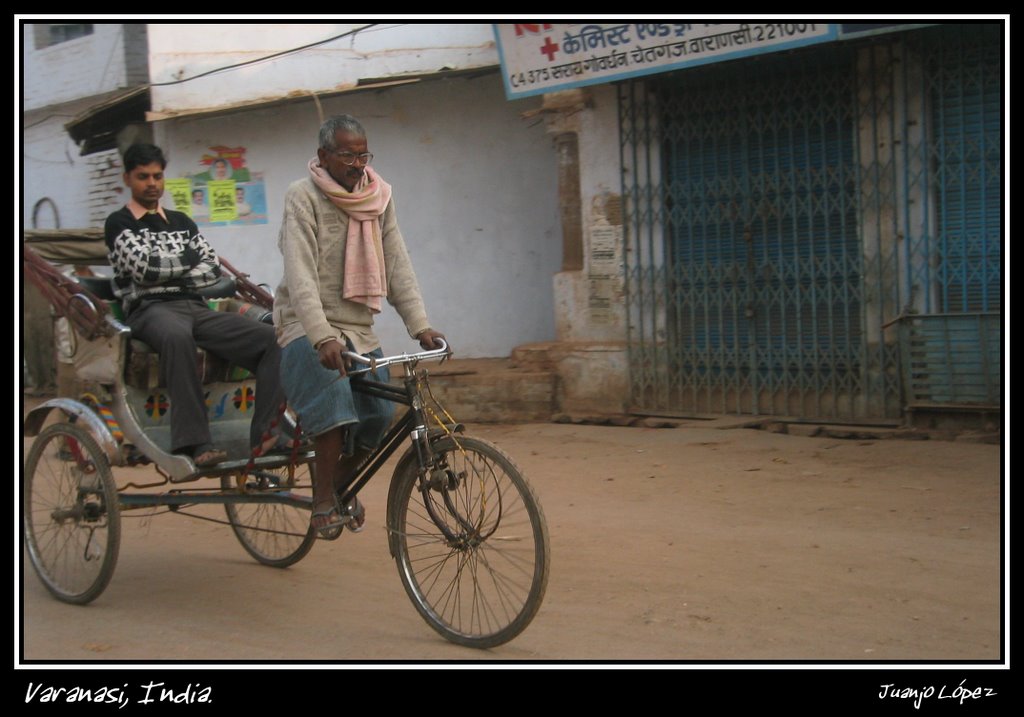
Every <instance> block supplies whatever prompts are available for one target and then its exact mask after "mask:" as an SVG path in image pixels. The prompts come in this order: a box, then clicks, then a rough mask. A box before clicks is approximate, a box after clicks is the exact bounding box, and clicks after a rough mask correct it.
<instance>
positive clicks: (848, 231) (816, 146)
mask: <svg viewBox="0 0 1024 717" xmlns="http://www.w3.org/2000/svg"><path fill="white" fill-rule="evenodd" d="M979 28H980V29H979ZM997 30H998V28H995V29H993V28H992V27H991V26H988V27H987V28H986V26H977V27H976V28H974V29H971V28H967V29H964V28H963V27H962V26H954V27H952V28H951V27H939V28H930V29H927V30H921V31H915V32H911V33H903V34H900V35H894V36H890V37H888V38H883V39H874V40H869V41H863V42H856V43H854V42H850V43H834V44H832V45H829V46H823V47H818V48H813V49H808V50H804V51H800V52H794V53H788V54H784V55H778V56H769V57H761V58H758V59H757V60H756V61H739V62H732V63H724V64H721V65H711V66H707V67H702V68H694V69H690V70H684V71H681V72H677V73H672V74H668V75H663V76H660V77H657V78H654V79H648V80H646V81H643V82H640V81H636V82H632V83H629V84H624V85H622V86H621V87H620V125H621V127H620V130H621V131H620V134H621V138H622V157H621V159H622V166H623V177H624V179H623V196H624V197H625V199H626V210H627V212H626V222H627V223H626V227H627V246H626V249H627V251H626V257H627V261H626V263H627V272H626V294H627V314H628V327H629V336H628V340H629V351H630V366H631V370H632V373H631V403H632V407H633V409H634V410H636V411H638V412H649V413H668V414H676V415H678V414H700V413H722V412H726V413H751V414H774V415H784V416H798V417H809V418H819V419H833V420H835V419H842V420H879V419H892V418H896V417H899V416H900V414H901V411H902V408H903V395H902V394H903V392H902V390H901V371H900V362H901V357H900V350H901V348H900V342H899V334H898V332H897V328H896V326H895V324H897V323H898V321H897V320H898V319H899V317H901V316H904V315H906V314H907V313H911V312H913V313H923V312H928V311H933V312H934V311H937V310H941V311H991V310H992V309H993V308H994V309H996V310H998V306H999V304H998V301H999V298H998V297H999V288H998V287H999V275H1000V272H999V264H1000V254H999V235H1000V229H1001V221H1000V219H1001V207H1000V205H999V199H998V197H999V181H1000V176H1001V172H1000V171H999V170H1000V165H999V157H1000V144H999V141H998V133H999V130H1000V128H1001V115H1000V113H999V112H996V111H994V108H995V107H998V104H999V97H1000V95H1001V78H1002V75H1001V73H999V72H998V62H996V65H997V66H996V67H993V65H992V57H993V56H995V53H998V52H1000V49H1001V41H1000V40H999V39H998V38H999V35H998V34H997ZM993 103H994V104H993ZM993 133H994V134H993Z"/></svg>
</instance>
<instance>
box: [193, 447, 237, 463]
mask: <svg viewBox="0 0 1024 717" xmlns="http://www.w3.org/2000/svg"><path fill="white" fill-rule="evenodd" d="M227 457H228V453H227V451H223V450H221V449H220V448H215V447H214V446H206V447H205V448H200V449H197V450H196V453H195V455H194V456H193V457H192V462H193V463H195V464H196V466H197V467H199V468H209V467H210V466H215V465H217V464H218V463H220V462H221V461H224V460H227Z"/></svg>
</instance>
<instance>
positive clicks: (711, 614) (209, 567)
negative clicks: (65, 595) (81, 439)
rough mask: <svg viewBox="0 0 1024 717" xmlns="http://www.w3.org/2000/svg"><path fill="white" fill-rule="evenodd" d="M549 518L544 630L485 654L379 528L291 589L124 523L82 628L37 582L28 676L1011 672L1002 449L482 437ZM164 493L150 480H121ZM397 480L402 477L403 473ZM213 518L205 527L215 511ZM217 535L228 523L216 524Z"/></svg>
mask: <svg viewBox="0 0 1024 717" xmlns="http://www.w3.org/2000/svg"><path fill="white" fill-rule="evenodd" d="M472 432H473V434H475V435H479V436H481V437H484V438H488V439H490V440H492V441H494V442H496V443H498V444H499V445H500V446H501V447H503V448H504V449H505V450H506V451H507V452H508V453H509V454H511V455H512V456H513V457H514V458H515V459H516V460H517V462H518V463H519V464H520V466H521V467H522V469H523V470H524V472H525V473H526V475H527V476H528V477H529V478H530V480H531V482H532V483H533V485H534V487H535V489H536V491H537V493H538V494H539V496H540V499H541V501H542V504H543V507H544V510H545V512H546V514H547V520H548V526H549V529H550V536H551V558H552V568H551V578H550V583H549V586H548V591H547V596H546V599H545V601H544V604H543V607H542V608H541V610H540V612H539V614H538V615H537V617H536V619H535V620H534V622H533V624H532V625H531V626H530V627H529V628H527V630H526V631H525V632H524V633H523V634H522V635H520V636H519V637H518V638H517V639H515V640H514V641H512V642H511V643H509V644H507V645H504V646H502V647H500V648H497V649H494V650H491V651H485V652H480V651H474V650H470V649H467V648H463V647H459V646H456V645H453V644H449V643H447V642H446V641H444V640H443V639H441V638H440V637H438V636H437V635H436V634H435V633H434V632H433V631H432V630H431V629H430V628H429V627H428V626H427V625H426V624H425V623H424V622H423V621H422V620H421V618H420V617H419V616H418V614H417V613H416V612H415V610H414V609H413V607H412V605H411V604H410V603H409V601H408V598H407V597H406V595H405V593H404V591H403V589H402V587H401V584H400V582H399V580H398V575H397V572H396V570H395V566H394V563H393V561H392V560H391V559H390V558H389V555H388V551H387V544H386V539H385V533H384V528H383V515H384V504H385V499H386V492H387V479H386V478H385V477H384V476H381V477H378V478H377V479H376V481H375V482H373V483H371V484H370V485H369V486H368V487H367V489H366V492H365V494H364V497H365V501H364V502H365V503H366V505H367V508H368V528H367V530H365V531H364V532H363V533H361V534H358V535H354V534H349V533H346V534H345V535H344V536H343V537H342V538H341V539H340V540H338V541H337V542H333V543H331V542H321V543H318V544H317V546H316V547H315V548H314V549H313V551H312V552H311V553H310V555H309V556H308V557H306V558H305V559H304V560H303V561H302V562H300V563H298V564H297V565H295V566H293V567H291V568H289V569H286V570H275V569H272V568H266V567H263V566H260V565H258V564H256V563H255V562H253V561H252V560H251V559H250V558H249V557H248V556H247V555H246V554H245V553H244V552H243V550H242V548H241V546H240V545H239V544H238V543H237V542H236V540H235V538H234V537H233V535H232V533H231V531H230V530H229V529H227V528H226V527H224V526H220V525H216V524H212V523H206V522H201V521H196V520H192V519H188V518H183V517H180V516H174V515H166V514H165V515H159V516H153V517H146V518H140V517H125V518H124V520H123V521H122V522H123V524H124V529H123V537H122V547H121V552H120V559H119V562H118V565H117V569H116V571H115V573H114V577H113V580H112V582H111V584H110V586H109V587H108V588H107V590H106V592H104V593H103V594H102V595H101V596H100V597H99V599H97V600H96V601H95V602H94V603H93V604H91V605H89V606H87V607H74V606H69V605H65V604H62V603H59V602H57V601H56V600H54V599H52V598H51V597H50V596H49V594H48V593H47V592H46V591H45V589H44V588H43V587H42V585H41V584H40V583H39V581H38V580H37V579H36V576H35V574H34V572H33V571H32V569H31V567H30V566H28V565H25V566H24V581H23V591H22V593H21V595H22V601H21V609H22V617H23V619H22V622H21V625H20V628H21V633H20V637H21V640H22V641H21V644H20V649H21V650H22V654H21V657H22V658H23V659H24V660H26V661H33V662H35V661H41V662H44V663H45V662H51V661H70V662H73V663H88V662H91V661H103V662H114V663H118V662H122V661H141V662H152V661H166V660H170V661H175V662H184V663H205V662H210V661H227V662H234V661H256V662H277V661H295V660H317V661H320V660H322V661H331V662H334V661H355V662H364V661H365V662H379V661H414V662H420V661H423V662H430V661H471V662H487V661H499V662H505V661H543V662H548V661H552V662H556V661H592V660H599V661H612V662H619V661H633V660H667V661H686V662H691V661H692V662H696V663H707V662H716V661H722V660H743V661H754V662H758V663H761V662H765V663H771V662H774V661H818V660H827V661H833V660H835V661H866V662H869V663H890V662H894V661H903V660H910V661H922V662H937V661H954V662H972V661H984V660H1000V659H1001V658H1002V652H1001V646H1002V637H1003V636H1002V626H1001V616H1002V612H1001V611H1002V598H1003V593H1002V588H1001V584H1000V576H1001V568H1002V566H1001V559H1002V558H1001V547H1002V538H1001V531H1000V528H1001V525H1000V520H1001V518H1000V515H1001V514H1000V507H1001V503H1000V494H1001V487H1002V475H1001V466H1000V456H1001V450H1000V447H999V446H994V445H981V444H971V443H960V442H947V441H903V440H877V441H858V440H836V439H829V438H807V437H799V436H789V435H779V434H773V433H768V432H765V431H757V430H750V429H733V430H716V429H710V428H705V427H702V426H701V424H700V423H694V424H684V425H681V426H679V427H676V428H668V429H649V428H635V427H632V428H625V427H623V428H615V427H601V426H584V425H571V424H570V425H560V424H529V425H481V426H474V427H472ZM133 471H136V472H138V475H139V477H140V478H143V479H148V478H151V477H152V471H151V469H145V468H138V469H119V470H118V471H117V474H118V475H119V476H120V477H121V478H124V477H125V475H126V474H128V473H131V472H133ZM388 474H389V473H388ZM211 510H213V509H212V508H211ZM215 514H216V511H215Z"/></svg>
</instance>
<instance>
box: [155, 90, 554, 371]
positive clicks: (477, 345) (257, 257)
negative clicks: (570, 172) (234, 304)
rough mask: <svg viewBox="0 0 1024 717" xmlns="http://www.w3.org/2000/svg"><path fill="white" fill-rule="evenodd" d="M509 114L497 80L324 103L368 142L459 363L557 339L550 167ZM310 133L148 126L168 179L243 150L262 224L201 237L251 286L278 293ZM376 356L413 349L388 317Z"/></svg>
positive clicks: (311, 107) (543, 146) (220, 120)
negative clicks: (289, 216) (262, 201)
mask: <svg viewBox="0 0 1024 717" xmlns="http://www.w3.org/2000/svg"><path fill="white" fill-rule="evenodd" d="M537 104H538V102H537V101H535V100H519V101H515V102H509V101H507V100H506V99H505V97H504V91H503V88H502V86H501V80H500V75H499V74H497V73H490V74H487V75H485V76H482V77H478V78H475V79H457V78H453V79H446V80H435V81H429V82H424V83H422V84H419V85H413V86H405V87H399V88H394V89H389V90H384V91H374V92H363V93H355V94H351V95H347V96H345V97H343V98H334V99H329V100H325V101H324V102H323V106H324V111H325V113H326V114H328V115H330V114H338V113H343V112H344V113H348V114H352V115H354V116H355V117H357V118H359V119H360V121H362V122H363V124H364V126H365V127H366V129H367V133H368V139H369V148H370V151H372V152H373V153H374V154H375V159H374V166H375V167H376V169H377V170H378V171H379V172H380V173H381V175H382V176H383V177H384V178H385V179H386V180H387V181H388V182H390V183H391V184H392V186H393V187H394V190H395V203H396V207H397V210H398V217H399V222H400V227H401V229H402V233H403V235H404V237H405V239H406V243H407V245H408V247H409V252H410V254H411V255H412V259H413V262H414V265H415V267H416V272H417V275H418V277H419V281H420V285H421V288H422V289H423V295H424V299H425V301H426V304H427V311H428V314H429V316H430V317H431V321H432V322H433V323H434V325H435V327H436V328H438V329H439V330H441V331H443V332H445V334H446V335H447V336H448V337H449V339H450V340H451V341H452V344H453V346H454V347H455V349H456V351H457V352H458V355H460V356H462V357H467V358H469V357H492V356H507V355H509V353H510V352H511V350H512V349H513V348H514V347H516V346H518V345H520V344H523V343H530V342H535V341H549V340H552V339H554V334H555V330H554V310H553V298H552V285H551V277H552V275H553V274H554V273H555V272H556V271H557V270H558V267H559V262H560V260H561V237H560V228H559V219H558V210H557V196H558V195H557V184H556V177H555V155H554V148H553V145H552V142H551V139H550V138H549V137H548V135H547V134H546V133H545V130H544V127H543V125H542V124H540V123H538V122H537V120H524V119H523V118H522V117H521V116H520V113H522V112H523V111H525V110H527V109H531V108H534V107H535V106H536V105H537ZM319 124H320V119H319V115H318V113H317V108H316V105H315V104H314V102H313V101H312V100H310V101H303V102H298V103H294V104H289V105H284V106H277V107H269V108H263V109H257V110H250V111H244V112H243V111H240V112H234V113H231V114H226V115H221V116H216V117H206V118H201V119H200V118H191V119H188V118H183V119H177V120H168V121H164V122H159V123H157V124H156V126H155V127H156V139H157V143H158V144H161V145H162V146H163V147H164V148H165V150H166V151H167V152H168V155H169V158H170V164H169V166H168V169H167V176H168V177H179V176H184V175H185V174H186V173H197V172H200V171H202V169H203V168H202V167H201V166H200V165H199V164H198V159H199V157H200V156H201V155H202V153H203V152H204V151H206V150H207V148H209V147H211V146H216V145H227V146H243V147H245V148H247V153H246V160H247V162H246V163H247V166H248V167H249V168H250V170H251V171H257V172H258V171H262V172H263V173H264V184H265V188H266V194H267V204H268V206H267V209H268V213H269V217H270V221H269V223H268V224H264V225H255V226H248V227H237V226H234V227H233V226H226V227H215V226H211V227H207V228H204V234H205V235H206V236H207V238H208V239H209V240H210V242H211V243H212V244H213V246H214V247H215V248H216V249H217V251H218V252H221V253H222V254H223V255H224V256H225V257H226V258H227V259H228V260H229V261H231V262H232V263H234V264H235V265H236V266H237V267H238V268H240V269H242V270H244V271H247V272H250V273H251V274H252V276H253V278H254V280H256V281H258V282H266V283H269V284H271V285H272V286H274V287H275V288H276V286H277V284H278V282H279V281H280V279H281V274H282V265H281V256H280V252H279V250H278V248H277V235H278V230H279V227H280V219H281V209H282V201H283V197H284V192H285V190H286V189H287V187H288V185H289V184H290V183H291V182H292V181H294V180H296V179H300V178H302V177H303V176H304V175H305V173H306V168H305V167H306V162H307V161H308V160H309V159H310V158H312V157H313V156H314V155H315V151H316V145H317V137H316V135H317V130H318V128H319ZM377 328H378V335H379V336H380V338H381V340H382V342H383V344H384V348H385V351H393V352H398V351H408V350H412V349H413V348H414V347H415V345H414V344H413V343H412V341H411V339H409V338H408V335H407V334H406V332H405V329H404V327H403V326H402V324H401V321H400V320H399V319H398V317H397V315H396V314H395V312H394V310H393V309H391V307H390V306H388V307H386V308H385V310H384V312H383V313H382V315H381V316H380V317H379V319H378V322H377Z"/></svg>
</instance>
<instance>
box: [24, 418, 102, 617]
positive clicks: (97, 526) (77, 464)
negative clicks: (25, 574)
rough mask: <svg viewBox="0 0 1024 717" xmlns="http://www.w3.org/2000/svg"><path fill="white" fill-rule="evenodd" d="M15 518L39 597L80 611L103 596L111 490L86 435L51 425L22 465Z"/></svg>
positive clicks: (65, 425) (96, 449)
mask: <svg viewBox="0 0 1024 717" xmlns="http://www.w3.org/2000/svg"><path fill="white" fill-rule="evenodd" d="M23 480H24V490H23V495H22V499H23V501H24V502H23V504H22V508H23V515H22V520H23V521H24V526H25V546H26V547H27V548H28V556H29V560H30V562H31V563H32V567H33V568H34V569H35V571H36V573H37V574H38V575H39V578H40V579H41V580H42V582H43V585H45V586H46V589H47V590H49V591H50V593H51V594H52V595H53V596H54V597H56V598H57V599H58V600H62V601H63V602H68V603H75V604H78V605H84V604H86V603H89V602H92V601H93V600H95V599H96V598H97V597H98V596H99V595H100V593H102V592H103V590H104V589H106V587H107V584H108V583H109V582H110V578H111V576H113V574H114V566H115V565H117V554H118V551H119V549H120V546H121V513H120V506H119V504H118V498H117V488H116V486H115V485H114V478H113V475H112V474H111V471H110V464H109V462H108V461H107V457H106V455H104V454H103V452H102V451H101V450H100V448H99V446H98V445H97V444H96V441H95V440H93V438H92V436H90V435H89V433H88V431H86V430H85V429H83V428H81V427H80V426H76V425H75V424H73V423H55V424H53V425H51V426H48V427H47V428H45V429H44V430H43V431H42V432H41V433H40V434H39V435H38V436H36V439H35V441H33V443H32V448H31V449H29V453H28V460H27V461H26V463H25V475H24V478H23Z"/></svg>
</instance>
